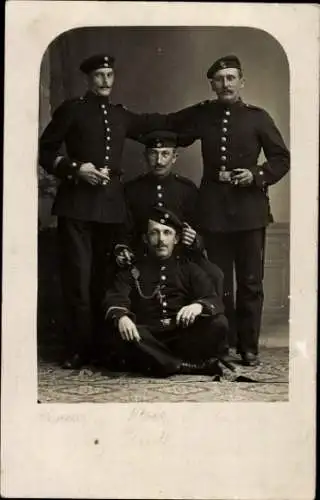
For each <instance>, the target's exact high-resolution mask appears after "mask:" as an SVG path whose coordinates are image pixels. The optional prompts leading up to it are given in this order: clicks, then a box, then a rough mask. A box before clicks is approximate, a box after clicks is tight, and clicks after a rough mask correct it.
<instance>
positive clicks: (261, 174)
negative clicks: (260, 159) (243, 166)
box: [249, 165, 267, 188]
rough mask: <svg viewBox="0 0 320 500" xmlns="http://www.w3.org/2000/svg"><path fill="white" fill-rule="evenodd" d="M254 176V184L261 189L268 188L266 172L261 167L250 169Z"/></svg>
mask: <svg viewBox="0 0 320 500" xmlns="http://www.w3.org/2000/svg"><path fill="white" fill-rule="evenodd" d="M249 170H250V171H251V172H252V174H253V183H254V184H255V185H256V186H257V187H259V188H264V187H265V186H266V184H267V183H266V179H265V171H264V169H263V167H262V166H261V165H256V166H255V167H253V168H250V169H249Z"/></svg>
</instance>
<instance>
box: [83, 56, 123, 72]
mask: <svg viewBox="0 0 320 500" xmlns="http://www.w3.org/2000/svg"><path fill="white" fill-rule="evenodd" d="M114 62H115V59H114V57H113V56H110V55H108V54H96V55H93V56H91V57H88V58H87V59H85V60H84V61H83V62H82V63H81V64H80V70H81V71H82V72H83V73H86V74H88V73H91V72H92V71H95V70H96V69H100V68H113V67H114Z"/></svg>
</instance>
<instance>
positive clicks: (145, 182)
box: [115, 130, 223, 294]
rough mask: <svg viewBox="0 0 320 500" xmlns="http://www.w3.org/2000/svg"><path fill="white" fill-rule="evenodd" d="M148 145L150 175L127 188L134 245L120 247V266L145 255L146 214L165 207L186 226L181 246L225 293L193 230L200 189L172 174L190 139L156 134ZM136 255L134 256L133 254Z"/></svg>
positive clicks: (147, 139)
mask: <svg viewBox="0 0 320 500" xmlns="http://www.w3.org/2000/svg"><path fill="white" fill-rule="evenodd" d="M139 141H140V142H142V143H143V144H144V145H145V160H146V163H147V166H148V172H147V173H144V174H142V175H140V176H138V177H137V178H135V179H133V180H131V181H129V182H127V183H126V184H125V185H124V190H125V198H126V203H127V207H128V213H129V219H130V225H129V228H128V232H129V234H130V241H128V244H129V246H127V245H121V244H120V245H117V246H116V248H115V250H116V254H117V256H118V257H117V262H118V264H119V265H120V266H121V264H122V263H123V262H124V261H126V258H128V256H129V255H128V252H129V253H130V252H131V249H133V253H134V254H136V253H137V252H139V247H140V251H143V248H142V247H143V242H142V238H141V236H142V228H143V227H144V221H145V217H146V214H147V213H148V212H149V211H150V210H151V209H152V208H153V207H165V208H168V209H169V210H171V211H172V212H173V213H174V214H176V215H177V216H178V217H179V219H180V220H182V221H183V222H184V225H183V230H182V235H181V243H182V247H181V248H182V250H183V254H184V256H185V257H186V258H190V259H191V260H193V261H195V262H197V263H198V264H199V265H200V266H201V267H202V268H204V269H205V271H206V272H208V273H209V275H210V276H211V277H212V279H213V281H214V283H215V286H216V288H217V290H218V291H220V293H221V294H222V293H223V274H222V271H221V270H220V269H219V268H218V267H217V266H216V265H214V264H212V263H211V262H210V261H209V260H208V259H207V258H206V256H205V251H204V248H203V242H202V239H201V238H200V237H199V235H197V233H196V231H195V230H194V229H193V227H192V226H193V225H194V223H195V220H194V216H195V208H196V203H197V198H198V188H197V187H196V185H195V184H194V183H193V182H192V181H191V180H190V179H188V178H186V177H183V176H182V175H179V174H176V173H173V172H172V169H173V167H174V165H175V163H176V161H177V157H178V152H177V148H178V147H179V146H183V147H184V146H186V145H188V140H187V138H183V137H179V136H178V135H177V134H175V133H174V132H170V131H162V130H158V131H154V132H150V133H149V134H146V135H144V136H143V137H142V138H140V139H139ZM131 254H132V253H131Z"/></svg>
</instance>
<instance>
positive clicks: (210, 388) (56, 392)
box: [38, 318, 289, 403]
mask: <svg viewBox="0 0 320 500" xmlns="http://www.w3.org/2000/svg"><path fill="white" fill-rule="evenodd" d="M260 345H261V353H260V354H261V364H260V365H259V366H258V367H254V368H252V367H243V366H241V365H240V364H238V363H236V364H235V366H236V374H237V375H244V376H246V377H249V378H250V379H252V380H254V381H255V382H234V381H233V379H234V377H235V375H234V374H232V373H231V372H230V371H228V370H225V372H224V377H223V378H222V379H221V380H220V381H219V382H215V381H213V380H212V377H207V376H186V375H179V376H174V377H170V378H168V379H164V380H161V379H155V378H144V377H140V376H132V375H130V374H127V373H112V372H108V371H101V370H97V369H95V368H94V367H90V366H89V367H86V368H84V369H83V370H82V371H80V372H79V371H72V370H63V369H62V368H61V367H60V366H59V364H58V362H57V361H55V360H54V358H55V356H52V355H50V349H48V344H46V347H47V349H43V348H41V345H40V348H39V370H38V400H39V402H40V403H107V402H114V403H128V402H187V401H190V402H215V401H219V402H223V401H229V402H231V401H233V402H236V401H242V402H245V401H248V402H250V401H265V402H276V401H288V391H289V328H288V323H287V321H286V320H285V319H279V318H268V319H265V320H264V324H263V328H262V333H261V341H260ZM49 347H50V346H49ZM51 352H52V351H51Z"/></svg>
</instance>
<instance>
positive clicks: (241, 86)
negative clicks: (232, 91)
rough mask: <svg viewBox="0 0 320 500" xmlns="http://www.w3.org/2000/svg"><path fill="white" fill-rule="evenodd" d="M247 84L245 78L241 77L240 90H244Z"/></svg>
mask: <svg viewBox="0 0 320 500" xmlns="http://www.w3.org/2000/svg"><path fill="white" fill-rule="evenodd" d="M245 83H246V80H245V78H244V76H242V77H241V80H240V88H241V89H243V87H244V85H245Z"/></svg>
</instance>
